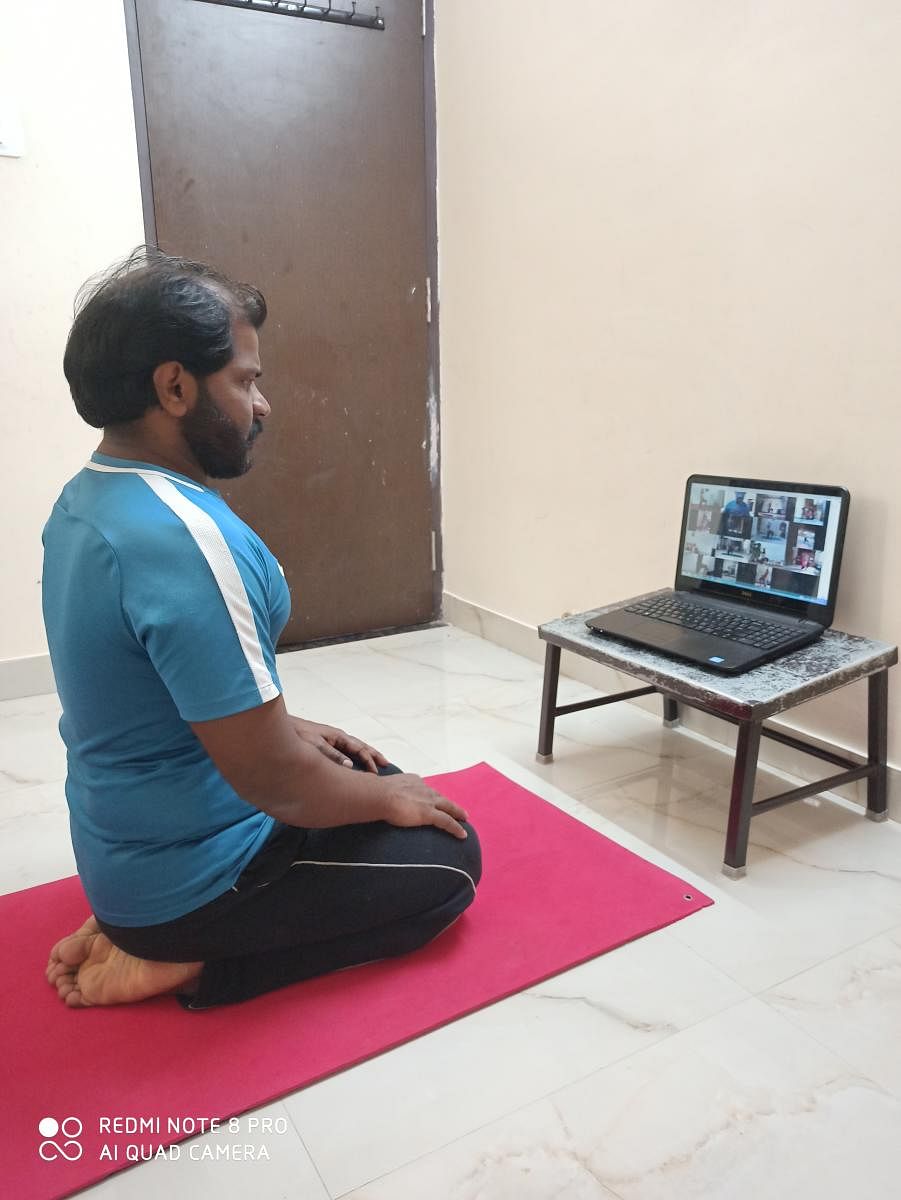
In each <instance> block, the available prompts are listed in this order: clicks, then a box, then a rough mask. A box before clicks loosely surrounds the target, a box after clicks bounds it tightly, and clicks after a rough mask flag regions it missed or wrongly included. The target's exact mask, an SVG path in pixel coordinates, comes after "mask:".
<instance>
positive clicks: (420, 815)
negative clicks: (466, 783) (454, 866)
mask: <svg viewBox="0 0 901 1200" xmlns="http://www.w3.org/2000/svg"><path fill="white" fill-rule="evenodd" d="M379 782H380V783H382V784H384V785H386V787H387V789H388V808H387V812H386V814H385V820H386V821H387V822H388V824H389V825H400V826H403V827H404V828H411V827H412V826H415V825H435V826H437V828H438V829H443V830H445V832H447V833H452V834H453V835H454V837H458V838H465V837H467V836H468V834H467V832H466V830H465V829H464V828H463V826H462V825H461V824H460V822H461V821H465V820H467V814H466V811H465V809H462V808H461V807H460V805H459V804H454V802H453V800H448V799H447V797H446V796H442V795H441V794H440V792H436V791H434V790H433V789H432V788H430V787H429V785H428V784H427V783H426V782H425V781H424V780H423V779H421V778H420V777H419V776H418V775H386V776H385V777H384V778H383V779H381V780H380V781H379Z"/></svg>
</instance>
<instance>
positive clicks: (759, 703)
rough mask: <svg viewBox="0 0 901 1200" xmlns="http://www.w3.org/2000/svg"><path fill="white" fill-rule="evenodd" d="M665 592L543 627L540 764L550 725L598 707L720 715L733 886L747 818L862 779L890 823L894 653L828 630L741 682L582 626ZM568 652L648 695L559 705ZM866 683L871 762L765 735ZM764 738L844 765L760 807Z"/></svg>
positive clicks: (668, 716) (728, 870) (549, 750)
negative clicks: (652, 699) (774, 721)
mask: <svg viewBox="0 0 901 1200" xmlns="http://www.w3.org/2000/svg"><path fill="white" fill-rule="evenodd" d="M670 590H671V589H669V588H664V589H661V590H660V591H657V592H650V593H648V594H647V595H646V596H636V597H634V598H633V599H632V600H626V601H620V602H619V604H611V605H609V606H608V607H607V608H594V609H591V610H590V611H589V612H584V613H577V614H576V615H575V616H572V617H563V618H561V619H560V620H558V621H548V622H547V624H545V625H540V626H539V628H538V636H539V637H540V638H541V639H542V640H543V641H545V642H546V643H547V650H546V654H545V665H544V691H543V693H542V697H541V725H540V731H539V734H538V753H537V755H536V757H537V759H538V761H539V762H545V763H546V762H551V761H552V759H553V747H554V722H555V720H556V718H557V717H561V716H564V715H565V714H566V713H572V712H579V711H581V710H583V709H586V708H598V707H600V706H601V705H604V704H614V703H616V702H617V701H619V700H629V699H632V698H633V697H635V696H647V695H649V694H651V693H653V692H658V693H659V694H660V695H661V696H662V697H663V718H664V722H665V723H666V724H667V725H675V724H676V723H677V722H678V720H679V705H680V704H687V705H688V706H689V707H691V708H698V709H700V710H701V711H702V712H706V713H711V714H712V715H713V716H716V717H722V719H723V720H724V721H729V722H731V723H732V724H733V725H737V726H738V744H737V745H736V748H735V766H734V769H733V773H732V794H731V800H730V805H729V825H728V829H727V832H726V849H725V856H724V862H723V872H724V873H725V874H726V875H729V876H730V877H732V878H734V879H737V878H739V877H740V876H742V875H744V874H745V871H746V870H747V856H748V834H749V831H750V826H751V818H752V817H753V816H756V815H757V813H762V812H768V811H769V810H770V809H771V808H779V807H780V806H781V805H783V804H791V803H793V802H794V801H795V800H803V799H805V798H806V797H808V796H815V795H817V794H818V793H820V792H825V791H830V790H831V789H833V788H837V787H841V786H842V785H843V784H846V783H853V782H854V780H857V779H866V781H867V807H866V815H867V816H868V817H869V818H870V820H871V821H884V820H885V819H886V817H887V816H888V812H887V799H886V754H887V742H888V672H889V668H890V667H892V666H894V664H895V663H896V662H897V661H898V647H897V646H890V645H888V644H887V643H885V642H877V641H873V640H872V639H871V638H864V637H857V636H855V635H854V634H850V633H842V632H841V631H840V630H838V629H828V630H827V631H826V632H825V633H824V634H823V636H822V637H821V638H820V639H819V641H816V642H814V643H813V645H811V646H805V647H804V648H803V649H802V650H797V651H795V653H793V654H787V655H785V657H784V658H780V659H777V660H776V661H775V662H771V663H767V664H766V665H765V666H762V667H757V668H756V669H755V670H753V671H747V672H746V673H745V674H744V675H720V674H718V673H717V672H715V671H708V670H705V669H704V668H703V667H696V666H693V665H692V664H691V663H685V662H680V661H679V660H678V659H675V658H669V657H667V656H666V655H663V654H660V653H658V652H656V651H653V650H643V649H641V648H640V647H639V646H630V645H628V644H627V643H626V642H621V641H616V640H615V639H613V638H607V637H599V636H598V635H597V634H594V633H591V632H590V631H589V630H588V629H587V628H586V625H585V622H586V620H588V618H589V617H596V616H598V615H600V614H601V613H604V612H609V611H610V609H612V608H619V607H621V605H622V604H624V603H625V604H631V603H634V601H635V600H645V599H648V598H650V597H651V596H660V595H665V594H667V593H668V592H669V591H670ZM561 650H568V651H570V652H571V653H573V654H580V655H581V656H582V657H583V658H590V659H593V660H594V661H595V662H599V663H603V664H604V665H605V666H608V667H612V668H613V669H614V670H616V671H622V672H624V673H625V674H627V675H632V676H634V677H635V678H636V679H638V680H643V681H644V683H645V685H646V686H644V687H639V688H635V689H633V690H632V691H628V692H618V693H617V694H616V695H614V696H601V697H598V698H597V699H595V700H583V701H581V702H579V703H577V704H562V705H558V704H557V682H558V679H559V675H560V652H561ZM864 678H866V679H867V681H868V688H869V693H868V704H867V761H866V762H865V763H861V762H853V761H852V760H851V759H849V758H847V757H845V756H843V755H841V754H839V753H837V752H836V751H833V750H832V749H823V748H822V747H821V746H817V745H814V744H813V743H811V742H807V741H805V740H804V739H802V738H799V737H794V736H791V735H789V734H787V733H783V732H781V731H780V730H777V729H771V728H768V727H767V726H766V725H765V724H764V722H765V721H766V719H767V718H768V717H773V716H775V715H776V714H777V713H781V712H785V711H787V710H788V709H790V708H794V706H795V705H796V704H802V703H804V702H805V701H806V700H813V699H814V698H815V697H816V696H822V695H825V693H826V692H832V691H835V689H836V688H840V687H844V686H845V685H846V684H849V683H853V682H854V680H856V679H864ZM761 737H769V738H772V739H773V740H774V741H777V742H781V743H782V744H783V745H785V746H791V747H792V748H793V749H795V750H802V751H804V753H806V754H812V755H815V756H816V757H817V758H821V759H823V760H824V761H825V762H828V763H831V764H832V765H833V766H837V767H841V768H842V769H841V771H839V772H838V774H835V775H830V776H828V777H827V778H826V779H820V780H817V781H816V782H814V783H808V784H805V785H804V786H803V787H796V788H791V789H789V791H786V792H780V793H779V795H777V796H768V797H767V798H766V799H765V800H758V801H757V802H756V803H755V802H754V798H753V797H754V781H755V777H756V774H757V756H758V752H759V748H760V739H761Z"/></svg>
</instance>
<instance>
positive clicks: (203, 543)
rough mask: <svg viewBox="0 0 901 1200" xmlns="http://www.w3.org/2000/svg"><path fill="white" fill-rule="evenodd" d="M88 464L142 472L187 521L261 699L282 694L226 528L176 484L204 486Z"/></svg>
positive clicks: (162, 475) (159, 474)
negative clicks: (260, 637) (214, 582)
mask: <svg viewBox="0 0 901 1200" xmlns="http://www.w3.org/2000/svg"><path fill="white" fill-rule="evenodd" d="M87 466H88V467H90V469H91V470H93V471H97V470H99V471H121V472H127V473H129V474H132V475H138V476H140V478H141V479H143V480H144V482H145V483H146V484H147V486H148V487H149V488H150V489H151V491H153V492H155V493H156V495H157V496H158V497H159V499H160V500H162V502H163V504H165V505H167V506H168V507H169V508H170V509H171V510H172V511H173V512H174V513H175V515H176V516H177V517H178V518H179V520H181V521H183V522H184V524H185V527H186V528H187V530H188V533H190V535H191V537H192V538H193V539H194V541H195V542H196V543H197V548H198V549H199V550H200V553H201V554H202V555H203V557H204V558H205V559H206V561H207V565H208V566H209V568H210V570H211V571H212V572H213V578H214V579H215V580H216V583H217V585H218V587H219V591H220V592H221V593H222V599H223V600H224V601H225V607H226V609H227V610H228V615H229V617H230V618H231V622H232V625H233V626H234V628H235V633H236V634H237V635H238V642H239V643H240V646H241V649H242V651H243V652H244V658H245V659H246V661H247V665H248V667H249V668H250V671H251V674H252V675H253V679H254V683H255V684H256V685H257V687H258V689H259V692H260V699H261V700H262V701H263V703H265V702H266V701H267V700H274V699H275V697H276V696H279V695H281V693H280V691H279V688H278V684H277V683H276V682H275V680H274V679H273V678H272V675H271V673H270V671H269V668H268V667H267V666H266V659H265V658H264V657H263V648H262V646H261V645H260V639H259V636H258V634H257V627H256V623H255V622H254V619H253V609H252V608H251V607H250V599H249V598H248V595H247V589H246V588H245V586H244V580H243V579H242V578H241V572H240V571H239V570H238V565H237V563H236V562H235V560H234V557H233V555H232V552H231V550H230V549H229V546H228V542H226V540H225V538H224V537H223V535H222V530H221V529H220V528H219V526H218V525H217V524H216V522H215V521H214V520H213V518H212V517H211V516H210V514H209V513H207V512H204V510H203V509H202V508H198V507H197V505H196V504H194V503H193V502H192V501H191V500H189V499H188V498H187V496H183V495H182V494H181V492H180V491H179V490H178V487H176V486H175V485H176V483H178V485H179V487H190V488H194V489H195V490H196V491H198V492H202V491H203V490H204V489H203V488H202V487H199V486H198V485H197V484H193V483H188V482H187V480H183V479H178V480H174V479H173V478H172V477H171V476H169V475H166V474H165V473H164V472H163V471H148V470H144V469H142V468H137V467H107V466H104V465H103V464H102V463H94V462H89V463H88V464H87Z"/></svg>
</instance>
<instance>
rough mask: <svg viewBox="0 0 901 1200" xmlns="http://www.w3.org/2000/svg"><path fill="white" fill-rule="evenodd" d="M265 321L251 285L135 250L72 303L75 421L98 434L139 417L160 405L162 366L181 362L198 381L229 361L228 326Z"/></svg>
mask: <svg viewBox="0 0 901 1200" xmlns="http://www.w3.org/2000/svg"><path fill="white" fill-rule="evenodd" d="M265 320H266V301H265V300H264V299H263V295H262V293H261V292H259V291H258V290H257V289H256V288H255V287H251V286H250V285H249V284H246V283H236V282H235V281H234V280H231V279H229V278H228V277H227V276H225V275H223V274H221V272H219V271H215V270H214V269H213V268H212V267H208V266H206V265H205V264H204V263H197V262H191V261H190V260H189V259H186V258H174V257H173V256H172V255H169V254H163V252H162V251H161V250H157V249H155V248H154V247H152V246H139V247H138V249H137V250H134V251H133V252H132V253H131V254H130V255H129V256H128V258H127V259H125V261H124V262H122V263H118V264H117V265H116V266H114V267H112V268H110V270H108V271H104V272H103V274H102V275H100V276H99V277H95V278H93V279H90V280H88V282H87V283H86V284H85V285H84V287H83V288H82V289H81V291H80V292H79V293H78V295H77V297H76V299H75V321H74V323H73V325H72V329H71V331H70V332H69V340H68V341H67V343H66V353H65V356H64V357H63V371H64V372H65V375H66V379H67V380H68V382H69V389H70V391H71V392H72V399H73V400H74V401H75V407H76V408H77V409H78V413H79V416H81V417H82V418H83V419H84V420H85V421H87V423H88V424H89V425H93V426H95V428H97V429H100V428H103V427H104V426H106V425H119V424H122V423H123V422H125V421H135V420H137V419H138V418H139V417H141V416H143V414H144V413H145V412H146V411H147V409H148V408H151V407H152V406H153V405H155V404H157V403H158V401H157V396H156V390H155V388H154V386H153V372H154V371H155V370H156V368H157V367H158V366H159V365H160V363H164V362H179V363H181V364H182V366H183V367H185V368H186V369H187V370H188V371H190V372H191V374H192V375H196V376H197V377H198V378H200V379H203V378H204V377H205V376H207V375H212V374H213V373H214V372H215V371H220V370H221V369H222V368H223V367H224V366H225V365H226V364H227V363H228V362H230V361H231V358H232V355H233V353H234V348H233V346H232V337H231V327H232V322H233V321H247V322H248V323H249V324H251V325H252V326H253V327H254V328H255V329H259V328H260V326H261V325H262V324H263V322H264V321H265Z"/></svg>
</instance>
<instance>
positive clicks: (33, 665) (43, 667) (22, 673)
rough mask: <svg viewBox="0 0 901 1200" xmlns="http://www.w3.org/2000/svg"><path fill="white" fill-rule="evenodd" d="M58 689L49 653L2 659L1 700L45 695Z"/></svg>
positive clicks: (0, 664)
mask: <svg viewBox="0 0 901 1200" xmlns="http://www.w3.org/2000/svg"><path fill="white" fill-rule="evenodd" d="M55 691H56V681H55V680H54V678H53V669H52V668H51V666H50V655H49V654H32V655H29V656H28V657H26V658H5V659H2V660H0V700H19V699H21V698H22V697H23V696H44V695H47V693H49V692H55Z"/></svg>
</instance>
